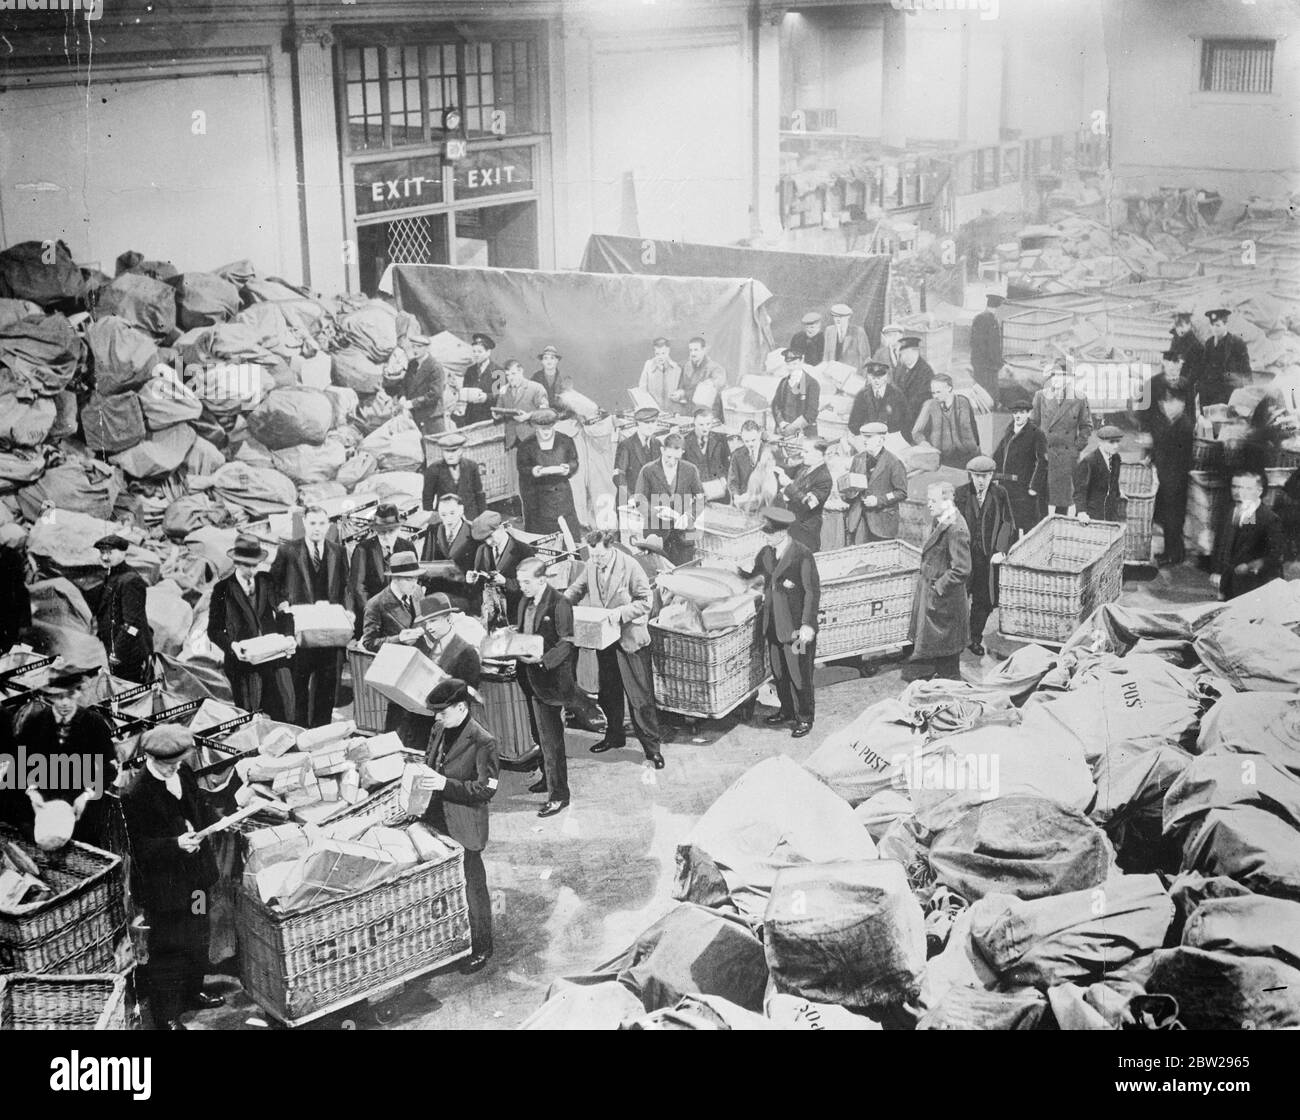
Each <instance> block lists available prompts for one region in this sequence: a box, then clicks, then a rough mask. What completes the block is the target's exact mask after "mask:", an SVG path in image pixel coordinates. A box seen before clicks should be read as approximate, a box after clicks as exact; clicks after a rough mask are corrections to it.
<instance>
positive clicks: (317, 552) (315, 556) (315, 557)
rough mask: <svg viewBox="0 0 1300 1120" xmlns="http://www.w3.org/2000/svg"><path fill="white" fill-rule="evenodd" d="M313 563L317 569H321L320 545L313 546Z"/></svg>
mask: <svg viewBox="0 0 1300 1120" xmlns="http://www.w3.org/2000/svg"><path fill="white" fill-rule="evenodd" d="M311 562H312V563H313V564H315V565H316V567H318V568H319V567H320V545H319V544H313V545H312V546H311Z"/></svg>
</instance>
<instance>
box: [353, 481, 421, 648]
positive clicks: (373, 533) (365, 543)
mask: <svg viewBox="0 0 1300 1120" xmlns="http://www.w3.org/2000/svg"><path fill="white" fill-rule="evenodd" d="M412 547H413V546H412V544H411V542H410V541H409V540H407V539H406V538H405V537H404V536H403V535H402V517H401V514H399V513H398V511H397V507H396V506H395V505H393V504H392V502H380V503H379V505H377V506H375V512H374V516H373V517H371V519H370V532H368V533H367V534H366V535H365V536H364V537H362V538H361V540H359V541H358V542H357V544H356V547H355V548H354V549H353V550H352V559H351V561H350V562H349V563H348V578H349V579H350V580H351V581H352V596H353V601H354V602H356V603H361V604H363V605H364V604H366V603H368V602H370V600H371V599H373V598H374V597H375V596H376V595H378V594H379V593H380V592H381V591H382V590H383V589H384V588H385V587H387V586H388V564H389V561H390V560H392V558H393V555H394V553H397V552H403V551H406V550H408V549H410V548H412ZM358 615H360V612H358ZM357 625H358V629H357V636H358V637H360V634H361V630H360V618H359V617H358V621H357Z"/></svg>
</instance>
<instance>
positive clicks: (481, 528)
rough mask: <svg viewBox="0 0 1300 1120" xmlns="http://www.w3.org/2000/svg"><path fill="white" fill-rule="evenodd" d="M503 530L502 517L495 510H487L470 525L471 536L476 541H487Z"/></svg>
mask: <svg viewBox="0 0 1300 1120" xmlns="http://www.w3.org/2000/svg"><path fill="white" fill-rule="evenodd" d="M499 528H501V515H500V514H499V513H497V511H496V510H494V509H485V510H484V511H483V512H482V513H480V514H479V515H478V516H477V517H476V518H474V520H473V521H471V522H470V523H469V535H470V536H471V537H473V538H474V539H475V540H476V541H485V540H487V539H488V537H490V536H491V535H492V534H493V533H495V532H496V531H497V530H498V529H499Z"/></svg>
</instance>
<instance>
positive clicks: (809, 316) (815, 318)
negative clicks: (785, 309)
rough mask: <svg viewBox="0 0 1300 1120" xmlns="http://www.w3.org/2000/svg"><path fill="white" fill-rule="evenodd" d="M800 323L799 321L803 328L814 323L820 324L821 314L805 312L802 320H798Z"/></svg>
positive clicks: (818, 312)
mask: <svg viewBox="0 0 1300 1120" xmlns="http://www.w3.org/2000/svg"><path fill="white" fill-rule="evenodd" d="M800 321H801V322H802V323H803V324H804V325H805V326H808V327H811V326H812V325H813V324H814V323H820V322H821V321H822V315H821V312H820V311H805V312H804V315H803V319H802V320H800Z"/></svg>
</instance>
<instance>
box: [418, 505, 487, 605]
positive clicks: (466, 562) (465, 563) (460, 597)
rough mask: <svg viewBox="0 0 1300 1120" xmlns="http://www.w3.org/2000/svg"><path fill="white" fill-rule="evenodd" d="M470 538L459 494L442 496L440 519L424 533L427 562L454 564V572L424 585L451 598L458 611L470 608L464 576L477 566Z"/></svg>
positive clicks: (432, 523)
mask: <svg viewBox="0 0 1300 1120" xmlns="http://www.w3.org/2000/svg"><path fill="white" fill-rule="evenodd" d="M477 547H478V546H477V545H476V544H475V543H474V538H473V537H472V536H470V532H469V522H468V521H466V520H465V507H464V506H463V505H462V504H461V500H460V495H459V494H443V495H442V496H441V497H439V499H438V517H437V519H436V520H435V521H432V522H430V523H429V527H428V528H427V529H426V530H425V532H424V553H423V556H422V557H421V558H422V559H423V560H425V561H435V560H437V561H443V562H444V563H451V564H454V565H455V571H454V572H452V571H449V573H448V574H447V575H439V576H434V577H432V578H430V579H427V580H426V581H425V582H426V583H427V585H428V586H429V588H430V590H432V591H441V592H442V593H443V594H444V595H447V596H449V597H450V598H451V600H452V602H453V603H455V605H456V607H457V609H458V610H467V609H468V608H469V606H470V588H469V585H468V584H467V583H466V582H465V573H466V572H468V571H469V570H470V568H472V567H473V566H474V553H475V551H476V550H477Z"/></svg>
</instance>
